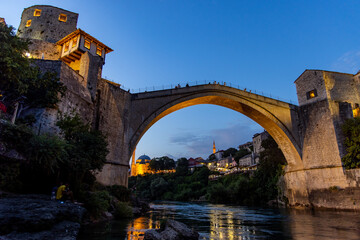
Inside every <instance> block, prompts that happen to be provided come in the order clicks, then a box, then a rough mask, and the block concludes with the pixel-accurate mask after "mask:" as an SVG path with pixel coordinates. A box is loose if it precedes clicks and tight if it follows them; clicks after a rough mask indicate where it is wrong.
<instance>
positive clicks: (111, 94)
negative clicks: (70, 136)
mask: <svg viewBox="0 0 360 240" xmlns="http://www.w3.org/2000/svg"><path fill="white" fill-rule="evenodd" d="M341 81H343V82H347V85H346V86H345V84H343V83H341ZM351 81H354V76H353V75H350V74H348V75H346V76H345V77H344V74H340V73H333V72H325V71H319V70H307V71H305V72H304V73H303V74H302V75H301V76H300V77H299V78H298V79H297V80H296V81H295V83H296V88H297V95H298V99H299V106H297V105H293V104H290V103H287V102H283V101H279V100H275V99H272V98H269V97H265V96H261V95H258V94H254V93H250V92H248V91H244V90H239V89H235V88H232V87H228V86H224V85H219V84H204V85H198V86H191V87H181V88H173V89H167V90H160V91H151V92H142V93H137V94H131V93H129V92H127V91H124V90H122V89H120V88H119V86H116V85H114V84H111V83H109V82H108V81H102V82H100V83H99V84H98V90H97V95H96V99H97V100H96V101H97V102H96V109H95V115H96V116H95V126H97V128H99V129H100V130H102V131H103V132H105V133H106V134H107V136H108V140H109V148H110V153H109V155H108V162H107V164H106V165H105V167H104V169H103V170H102V172H100V173H99V174H98V175H97V179H98V181H100V182H102V183H104V184H123V185H127V177H128V170H129V159H130V156H131V155H132V152H133V151H134V149H135V147H136V145H137V143H138V142H139V141H140V139H141V137H142V136H143V134H144V133H145V132H146V131H147V130H148V129H149V128H150V127H151V126H152V125H153V124H154V123H156V122H157V121H158V120H160V119H161V118H162V117H164V116H166V115H168V114H170V113H172V112H175V111H177V110H179V109H182V108H185V107H189V106H193V105H197V104H214V105H219V106H223V107H226V108H229V109H233V110H235V111H237V112H239V113H241V114H244V115H245V116H247V117H249V118H251V119H252V120H254V121H255V122H257V123H258V124H259V125H261V126H262V127H263V128H264V129H266V130H267V131H268V132H269V133H270V135H271V136H272V137H273V138H274V139H275V141H276V142H277V143H278V145H279V147H280V148H281V150H282V151H283V153H284V156H285V158H286V160H287V163H288V165H287V167H286V168H285V175H284V178H283V191H284V194H285V195H286V196H287V198H288V199H289V202H290V203H293V204H295V203H302V204H308V203H309V202H311V203H313V202H314V201H313V200H311V201H310V200H309V199H310V198H314V194H315V193H317V192H318V191H321V190H323V189H329V188H330V187H333V186H337V187H340V188H347V187H351V186H354V185H356V182H354V181H352V180H351V179H349V178H348V177H347V176H346V174H345V170H344V169H343V167H342V163H341V157H342V156H343V155H344V153H345V151H344V147H343V144H342V142H343V136H342V133H341V128H340V126H341V124H342V123H343V122H344V120H345V119H347V118H351V117H353V106H356V103H357V102H360V101H359V97H358V94H357V93H355V92H354V89H353V87H352V86H353V85H352V84H350V83H351ZM338 83H340V84H338ZM337 88H339V89H340V90H339V89H337ZM355 91H356V89H355ZM345 93H346V94H345ZM350 95H351V96H352V97H349V96H350Z"/></svg>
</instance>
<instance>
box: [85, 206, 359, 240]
mask: <svg viewBox="0 0 360 240" xmlns="http://www.w3.org/2000/svg"><path fill="white" fill-rule="evenodd" d="M151 207H152V208H153V210H152V211H151V212H150V213H149V214H148V215H147V216H146V217H140V218H136V219H133V220H128V221H113V222H110V223H107V224H104V225H103V226H102V227H94V228H87V229H86V233H83V234H82V235H81V236H79V238H78V239H80V240H81V239H86V240H89V239H103V240H105V239H106V240H112V239H124V240H125V239H128V240H130V239H134V240H135V239H136V240H138V239H143V236H144V233H145V231H146V230H147V229H158V228H160V222H161V220H162V219H169V218H170V219H175V220H178V221H181V222H183V223H185V224H187V225H188V226H190V227H193V228H194V229H195V230H196V231H198V232H199V233H200V239H209V240H225V239H226V240H227V239H229V240H235V239H236V240H238V239H239V240H249V239H276V240H282V239H306V240H315V239H316V240H325V239H326V240H327V239H350V240H352V239H354V240H355V239H360V215H359V214H358V213H357V212H343V211H315V212H314V211H304V210H286V209H268V208H251V207H243V206H227V205H214V204H205V203H204V204H194V203H182V202H158V203H155V204H152V206H151Z"/></svg>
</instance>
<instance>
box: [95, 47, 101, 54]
mask: <svg viewBox="0 0 360 240" xmlns="http://www.w3.org/2000/svg"><path fill="white" fill-rule="evenodd" d="M96 54H97V55H99V56H101V54H102V48H101V47H97V48H96Z"/></svg>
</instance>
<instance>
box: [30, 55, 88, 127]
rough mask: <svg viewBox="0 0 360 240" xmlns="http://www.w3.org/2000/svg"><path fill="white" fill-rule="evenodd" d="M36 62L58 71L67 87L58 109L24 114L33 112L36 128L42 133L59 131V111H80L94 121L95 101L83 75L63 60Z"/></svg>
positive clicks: (34, 110) (84, 117) (47, 68)
mask: <svg viewBox="0 0 360 240" xmlns="http://www.w3.org/2000/svg"><path fill="white" fill-rule="evenodd" d="M35 64H36V65H37V66H39V68H40V70H41V71H43V72H46V71H52V72H56V73H57V75H58V77H59V78H60V80H61V81H62V82H63V83H64V85H65V86H66V87H67V90H66V93H65V95H64V96H63V97H62V99H61V102H60V103H59V104H58V108H57V109H30V110H28V111H25V112H24V113H23V114H24V115H29V114H32V115H34V116H35V118H36V120H37V121H36V123H35V126H34V128H35V130H36V131H37V132H38V133H39V134H40V133H45V132H46V133H57V132H58V128H57V127H56V122H57V118H58V113H59V112H62V113H67V114H71V113H72V112H74V111H75V112H78V113H79V114H80V116H81V117H82V118H83V120H84V121H86V122H89V123H92V121H93V103H92V101H91V96H90V94H89V92H88V90H87V89H86V88H85V87H84V86H83V85H82V84H81V83H82V82H84V79H83V77H81V76H80V75H79V74H78V73H76V72H75V71H74V70H72V69H71V68H70V67H69V66H67V65H66V64H65V63H64V62H62V61H51V60H36V61H35Z"/></svg>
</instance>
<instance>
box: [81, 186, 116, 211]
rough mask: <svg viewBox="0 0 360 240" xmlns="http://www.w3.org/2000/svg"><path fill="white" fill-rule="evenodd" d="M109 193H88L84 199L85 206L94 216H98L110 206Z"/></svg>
mask: <svg viewBox="0 0 360 240" xmlns="http://www.w3.org/2000/svg"><path fill="white" fill-rule="evenodd" d="M110 200H111V197H110V194H109V193H108V192H107V191H99V192H92V193H89V196H88V197H87V199H86V201H85V207H86V209H87V210H88V211H89V212H90V214H91V215H92V216H94V217H99V216H100V215H101V213H103V212H106V211H108V209H109V208H110Z"/></svg>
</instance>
